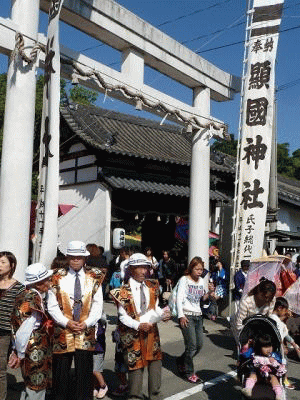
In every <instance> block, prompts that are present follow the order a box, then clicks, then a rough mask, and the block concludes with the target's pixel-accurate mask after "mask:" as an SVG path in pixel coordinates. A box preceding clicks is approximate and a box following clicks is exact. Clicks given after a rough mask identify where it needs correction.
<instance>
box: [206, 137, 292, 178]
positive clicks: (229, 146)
mask: <svg viewBox="0 0 300 400" xmlns="http://www.w3.org/2000/svg"><path fill="white" fill-rule="evenodd" d="M289 147H290V145H289V143H278V144H277V171H278V173H279V174H281V175H283V176H286V177H287V178H294V179H299V180H300V149H297V150H295V151H294V152H293V153H292V155H291V156H290V155H289V152H290V151H289V150H290V149H289ZM212 148H213V149H214V150H217V151H221V152H222V153H225V154H229V155H231V156H234V157H236V154H237V140H235V139H234V137H233V135H231V141H225V140H222V141H216V142H215V143H214V144H213V145H212Z"/></svg>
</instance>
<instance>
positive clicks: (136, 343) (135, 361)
mask: <svg viewBox="0 0 300 400" xmlns="http://www.w3.org/2000/svg"><path fill="white" fill-rule="evenodd" d="M149 267H151V262H150V261H149V260H148V259H147V257H146V256H145V255H144V254H141V253H136V254H133V255H132V256H131V257H130V258H129V260H128V268H129V273H130V278H129V281H128V284H125V285H123V286H121V288H119V289H114V290H112V291H111V294H112V296H113V299H114V301H115V302H116V304H117V306H118V315H119V325H118V329H119V333H120V340H121V345H122V347H123V350H124V358H125V363H126V364H127V367H128V381H129V382H128V383H129V398H132V399H143V391H142V389H143V372H144V368H145V367H147V368H148V389H149V394H148V395H149V399H150V400H157V399H159V398H160V387H161V360H162V352H161V349H160V340H159V332H158V328H157V322H159V321H161V320H163V321H167V320H168V319H170V313H169V312H167V311H164V310H162V309H161V308H160V307H159V306H158V296H159V284H158V281H156V280H150V279H145V277H146V275H147V273H148V268H149Z"/></svg>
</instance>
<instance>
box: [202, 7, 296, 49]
mask: <svg viewBox="0 0 300 400" xmlns="http://www.w3.org/2000/svg"><path fill="white" fill-rule="evenodd" d="M299 4H300V3H299ZM299 28H300V25H297V26H293V27H291V28H286V29H282V30H281V31H279V34H282V33H285V32H289V31H292V30H295V29H299ZM241 43H245V40H240V41H238V42H232V43H227V44H224V45H222V46H218V47H213V48H210V49H206V50H199V51H195V53H197V54H200V53H206V52H208V51H212V50H219V49H224V48H225V47H230V46H235V45H237V44H241Z"/></svg>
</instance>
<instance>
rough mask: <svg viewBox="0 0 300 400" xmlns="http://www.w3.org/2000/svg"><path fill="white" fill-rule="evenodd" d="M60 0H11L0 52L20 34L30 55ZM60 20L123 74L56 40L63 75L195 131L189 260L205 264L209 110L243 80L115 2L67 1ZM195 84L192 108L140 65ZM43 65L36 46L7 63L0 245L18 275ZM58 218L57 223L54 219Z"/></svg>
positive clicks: (219, 129) (0, 26)
mask: <svg viewBox="0 0 300 400" xmlns="http://www.w3.org/2000/svg"><path fill="white" fill-rule="evenodd" d="M57 1H58V0H40V4H39V1H37V0H26V1H24V0H12V3H11V4H12V13H11V18H8V19H4V18H1V17H0V52H2V53H4V54H6V55H7V56H10V55H11V53H12V52H13V51H14V49H15V34H16V32H20V33H21V34H22V35H23V38H24V43H25V49H26V50H25V51H26V52H27V53H29V52H30V50H31V49H32V48H33V47H34V46H35V45H36V43H40V44H42V45H45V44H46V38H45V36H44V35H42V34H40V33H38V20H39V8H40V9H41V10H43V11H46V12H48V9H49V6H50V4H51V3H52V2H54V3H55V2H57ZM61 20H63V21H64V22H66V23H67V24H70V25H72V26H73V27H75V28H77V29H79V30H81V31H83V32H84V33H86V34H88V35H90V36H92V37H94V38H96V39H98V40H100V41H101V42H103V43H106V44H108V45H109V46H111V47H113V48H115V49H117V50H119V51H120V52H121V54H122V60H121V72H118V71H116V70H114V69H112V68H110V67H108V66H106V65H104V64H102V63H100V62H98V61H95V60H93V59H91V58H89V57H86V56H85V55H83V54H81V53H78V52H76V51H74V50H72V49H70V48H67V47H65V46H61V59H62V64H61V74H62V76H63V77H65V78H67V79H70V80H74V79H76V80H78V81H79V82H80V83H81V84H83V85H85V86H86V87H89V88H92V89H94V90H98V91H101V92H106V91H109V95H110V96H111V97H115V98H117V99H119V100H122V101H124V102H127V103H130V104H132V105H133V106H135V107H136V108H138V109H144V110H147V111H150V112H152V113H155V114H157V115H160V116H161V117H162V118H165V117H166V118H168V119H170V120H173V121H175V122H177V123H179V124H181V125H183V126H185V127H186V128H187V130H188V131H190V132H193V146H192V164H191V195H190V215H189V221H190V224H189V225H190V226H189V259H191V258H192V257H194V256H196V255H199V256H201V257H202V258H203V259H204V261H205V263H206V264H208V243H209V241H208V234H209V183H210V178H209V174H210V146H209V140H210V138H211V137H212V136H213V135H215V136H221V137H222V136H224V131H223V128H224V124H223V123H222V122H221V121H218V120H217V119H215V118H212V117H211V115H210V102H211V100H215V101H227V100H230V99H232V98H233V96H234V94H235V93H236V92H238V91H239V89H240V80H239V79H238V78H236V77H234V76H232V75H230V74H228V73H226V72H224V71H222V70H221V69H219V68H217V67H216V66H214V65H213V64H211V63H209V62H208V61H206V60H205V59H203V58H202V57H200V56H199V55H197V54H196V53H194V52H193V51H191V50H189V49H188V48H187V47H185V46H183V45H181V44H180V43H178V42H177V41H175V40H174V39H172V38H171V37H169V36H168V35H166V34H165V33H163V32H161V31H160V30H158V29H157V28H155V27H153V26H152V25H150V24H149V23H147V22H146V21H144V20H142V19H141V18H139V17H138V16H136V15H134V14H133V13H131V12H130V11H128V10H127V9H125V8H124V7H122V6H120V5H119V4H118V3H116V2H115V1H113V0H65V1H64V5H63V9H62V12H61ZM145 65H148V66H150V67H152V68H154V69H155V70H157V71H159V72H160V73H162V74H164V75H166V76H168V77H170V78H172V79H174V80H176V81H178V82H180V83H181V84H183V85H185V86H187V87H189V88H191V89H192V90H193V104H192V106H190V105H188V104H186V103H183V102H181V101H179V100H177V99H175V98H173V97H171V96H168V95H166V94H165V93H162V92H160V91H158V90H155V89H154V88H152V87H150V86H148V85H145V84H144V67H145ZM38 66H39V67H43V66H44V54H43V53H42V52H41V53H40V54H39V56H38V57H37V59H36V62H33V63H32V64H30V65H27V64H25V63H24V62H23V60H22V59H21V57H20V56H17V57H15V59H14V61H13V60H12V59H11V60H10V61H9V66H8V82H7V98H6V105H5V121H4V139H3V151H2V161H1V181H0V250H9V251H12V252H14V253H15V254H16V256H17V259H18V265H19V268H17V275H16V276H17V278H19V279H21V280H22V278H23V273H24V272H23V271H24V268H25V267H26V265H27V260H28V242H29V216H30V200H31V198H30V197H31V174H32V148H33V133H34V110H35V107H34V104H35V82H36V79H35V70H36V68H37V67H38ZM54 223H55V222H54Z"/></svg>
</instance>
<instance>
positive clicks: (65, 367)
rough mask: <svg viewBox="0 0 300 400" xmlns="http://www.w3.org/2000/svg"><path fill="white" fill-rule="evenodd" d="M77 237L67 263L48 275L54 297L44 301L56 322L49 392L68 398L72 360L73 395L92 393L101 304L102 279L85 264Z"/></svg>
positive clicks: (80, 398)
mask: <svg viewBox="0 0 300 400" xmlns="http://www.w3.org/2000/svg"><path fill="white" fill-rule="evenodd" d="M89 254H90V253H89V252H88V251H87V250H86V246H85V244H84V243H83V242H81V241H72V242H70V243H69V244H68V247H67V253H66V255H67V259H68V266H67V268H64V269H58V270H56V271H55V272H54V274H53V277H52V291H53V293H54V294H55V297H56V298H55V300H54V301H53V299H52V298H51V299H50V301H49V302H48V311H49V314H50V315H51V316H52V318H53V319H54V321H55V322H56V324H55V326H54V345H53V353H54V354H53V392H54V398H55V400H69V399H70V388H71V387H70V369H71V364H72V361H73V359H74V362H75V375H76V381H75V388H74V389H75V393H74V395H75V399H76V400H90V399H92V397H93V352H94V349H95V325H96V323H97V321H98V320H99V319H100V318H101V315H102V308H103V295H102V287H101V284H102V281H103V279H104V274H103V273H102V272H101V270H100V269H98V268H90V267H87V266H86V257H87V256H89Z"/></svg>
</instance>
